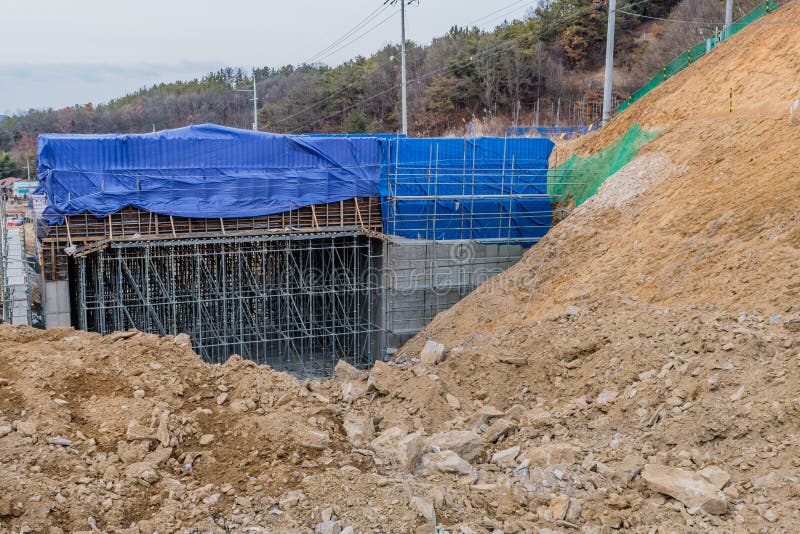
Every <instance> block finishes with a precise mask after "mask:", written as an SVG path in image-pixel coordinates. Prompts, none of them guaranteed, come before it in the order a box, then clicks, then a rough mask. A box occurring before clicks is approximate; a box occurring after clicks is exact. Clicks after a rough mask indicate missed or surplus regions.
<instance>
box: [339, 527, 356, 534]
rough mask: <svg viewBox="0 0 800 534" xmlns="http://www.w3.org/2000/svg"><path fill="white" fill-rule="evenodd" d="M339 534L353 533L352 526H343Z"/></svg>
mask: <svg viewBox="0 0 800 534" xmlns="http://www.w3.org/2000/svg"><path fill="white" fill-rule="evenodd" d="M339 534H355V530H353V527H344V528H343V529H342V531H341V532H340V533H339Z"/></svg>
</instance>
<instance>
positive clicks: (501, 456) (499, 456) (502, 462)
mask: <svg viewBox="0 0 800 534" xmlns="http://www.w3.org/2000/svg"><path fill="white" fill-rule="evenodd" d="M519 450H520V449H519V446H516V447H511V448H508V449H504V450H502V451H497V452H496V453H494V454H493V455H492V463H493V464H496V465H498V466H500V467H506V468H512V467H516V466H517V462H516V460H517V456H519Z"/></svg>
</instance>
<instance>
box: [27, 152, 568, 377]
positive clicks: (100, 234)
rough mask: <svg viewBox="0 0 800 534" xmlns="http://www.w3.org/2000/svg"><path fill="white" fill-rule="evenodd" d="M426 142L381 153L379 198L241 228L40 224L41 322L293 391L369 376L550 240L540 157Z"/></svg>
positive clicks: (124, 222)
mask: <svg viewBox="0 0 800 534" xmlns="http://www.w3.org/2000/svg"><path fill="white" fill-rule="evenodd" d="M446 142H447V141H443V142H442V143H446ZM449 142H451V143H452V140H450V141H449ZM438 143H439V141H436V140H434V143H433V145H432V146H431V148H430V150H426V151H425V154H424V155H423V156H422V157H420V158H418V159H422V160H425V161H409V160H408V159H406V160H403V161H401V160H400V159H399V157H398V154H399V151H397V152H395V153H394V157H393V161H394V164H392V162H391V161H389V162H387V181H386V188H387V191H381V194H382V198H379V197H359V198H353V199H350V200H345V201H339V202H334V203H330V204H320V205H311V206H303V207H301V208H297V209H293V210H289V211H286V212H283V213H277V214H271V215H264V216H258V217H242V218H197V217H195V218H191V217H177V216H168V215H159V214H155V213H151V212H147V211H143V210H141V209H137V208H132V207H129V208H126V209H124V210H122V211H119V212H116V213H114V214H111V215H108V216H105V217H102V218H99V217H94V216H93V215H91V214H88V213H86V214H75V215H67V216H65V217H64V224H63V225H53V226H48V225H41V226H40V227H39V233H38V238H39V245H40V246H39V251H40V254H41V255H40V261H41V263H42V278H43V284H42V287H43V293H44V294H45V296H46V297H47V298H46V301H43V302H45V306H46V307H48V308H49V310H48V313H46V314H45V317H46V319H45V321H46V323H47V322H48V320H49V319H47V318H48V317H51V318H53V321H66V323H67V325H69V324H72V325H75V326H78V327H79V328H81V329H84V330H90V331H94V332H99V333H101V334H109V333H111V332H114V331H124V330H128V329H130V328H135V329H138V330H141V331H143V332H151V333H156V334H160V335H178V334H181V333H185V334H187V335H188V336H189V337H190V339H191V340H192V345H193V348H194V350H195V351H196V352H197V353H198V354H200V355H201V356H203V358H205V359H206V360H207V361H209V362H212V363H222V362H224V361H225V360H227V358H228V357H230V356H231V355H232V354H239V355H241V356H242V357H244V358H247V359H250V360H252V361H254V362H256V363H259V364H268V365H270V366H272V367H274V368H275V369H278V370H281V371H287V372H291V373H294V374H297V375H300V376H303V377H322V376H330V375H331V373H332V371H333V368H334V366H335V365H336V363H337V361H338V360H339V359H344V360H345V361H348V362H349V363H351V364H353V365H356V366H358V367H368V366H370V365H371V364H372V363H374V361H375V360H376V359H379V358H382V357H385V356H386V355H387V354H390V353H391V352H392V351H393V350H394V349H396V348H398V347H399V346H401V345H402V343H404V342H405V341H406V340H408V339H409V338H410V337H412V336H413V335H415V334H417V333H418V332H419V331H420V330H421V329H423V328H424V327H425V326H426V325H427V324H428V323H429V322H430V321H431V320H433V318H434V317H435V316H436V314H438V313H440V312H442V311H445V310H446V309H448V308H450V307H451V306H453V305H454V304H456V303H457V302H458V301H459V300H461V299H462V298H464V297H465V296H467V295H468V294H469V293H471V292H472V291H473V290H474V289H475V288H476V287H477V286H479V285H481V284H482V283H484V282H486V281H487V280H490V279H491V278H492V277H494V276H496V275H497V274H499V273H502V272H503V271H505V270H506V269H508V268H509V267H511V266H512V265H514V264H515V263H516V262H517V261H518V260H519V259H520V258H521V257H522V255H523V253H524V251H525V249H526V247H528V246H530V245H531V244H534V243H535V242H537V241H538V240H539V239H540V237H541V236H543V235H544V234H545V233H546V231H547V230H548V229H549V227H550V226H551V222H552V214H553V211H552V207H551V202H552V201H553V200H554V199H553V198H552V197H550V196H548V194H547V182H546V181H547V168H546V167H547V160H546V157H545V158H544V161H541V160H537V159H536V157H534V156H535V154H533V153H532V152H531V153H524V151H522V150H520V152H519V157H517V154H515V153H514V152H513V150H512V149H511V148H509V149H508V151H507V147H506V145H507V144H508V145H509V146H510V145H512V144H513V143H509V142H508V141H503V140H500V146H501V147H502V148H501V150H498V151H497V154H496V159H491V160H490V159H488V158H483V159H480V160H478V158H477V157H476V152H475V148H474V145H473V144H471V141H469V140H463V146H464V148H463V154H462V152H461V150H462V149H461V147H460V146H459V147H456V151H453V150H452V147H450V150H451V152H453V154H451V155H450V156H448V157H449V158H450V159H448V157H444V156H441V155H440V152H439V145H438ZM398 146H399V145H398ZM455 152H457V153H455ZM548 154H549V152H548ZM390 157H391V156H390ZM48 291H49V293H47V292H48ZM64 295H66V297H64ZM65 300H66V301H67V304H64V301H65ZM65 317H66V319H64V318H65ZM54 324H55V323H54ZM59 325H61V324H59ZM47 326H48V327H49V326H52V325H51V324H47Z"/></svg>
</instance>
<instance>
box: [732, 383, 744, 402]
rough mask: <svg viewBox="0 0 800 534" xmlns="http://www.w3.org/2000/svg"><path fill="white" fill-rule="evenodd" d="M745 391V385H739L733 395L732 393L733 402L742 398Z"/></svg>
mask: <svg viewBox="0 0 800 534" xmlns="http://www.w3.org/2000/svg"><path fill="white" fill-rule="evenodd" d="M744 392H745V389H744V386H741V387H739V389H737V390H736V391H734V392H733V395H731V402H736V401H738V400H740V399H741V398H742V397H743V396H744Z"/></svg>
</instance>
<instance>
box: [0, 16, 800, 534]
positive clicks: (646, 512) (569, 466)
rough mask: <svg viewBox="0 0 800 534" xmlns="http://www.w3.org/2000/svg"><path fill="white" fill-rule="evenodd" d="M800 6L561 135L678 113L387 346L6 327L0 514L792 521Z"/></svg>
mask: <svg viewBox="0 0 800 534" xmlns="http://www.w3.org/2000/svg"><path fill="white" fill-rule="evenodd" d="M798 15H800V6H798V5H797V4H796V3H789V4H787V5H785V6H784V7H782V8H781V9H779V10H778V11H776V12H775V13H774V14H772V15H770V16H768V17H766V18H765V19H764V20H763V22H760V23H757V24H756V25H754V26H753V27H751V28H749V29H746V30H744V31H742V32H741V33H740V34H738V35H737V36H735V37H734V38H733V39H731V40H730V41H728V42H726V43H724V44H723V46H720V47H719V48H718V49H717V50H715V51H714V52H713V53H712V54H710V55H708V56H706V57H704V58H703V59H701V60H700V61H698V62H697V63H696V64H695V65H693V66H692V67H691V68H690V69H688V70H687V71H685V72H683V73H681V74H680V75H678V76H676V77H675V78H673V79H672V80H670V81H668V82H666V83H665V84H663V85H662V86H661V87H659V88H658V89H656V90H655V91H654V92H653V93H651V94H650V95H648V96H647V97H646V98H645V99H643V100H642V101H640V102H639V103H637V104H636V105H635V106H633V107H632V108H631V109H630V110H628V111H626V112H625V113H624V114H622V115H621V116H620V117H618V118H617V119H615V120H614V121H613V122H612V123H611V124H610V125H609V127H608V128H606V129H603V130H601V131H600V132H598V133H596V134H592V135H590V136H587V137H586V138H584V139H581V140H578V141H577V142H573V143H571V144H568V145H565V146H564V148H563V149H560V153H561V155H562V157H563V153H564V152H565V151H566V152H577V153H580V154H589V153H592V152H593V151H596V150H598V149H599V148H602V147H604V146H607V145H608V144H609V143H610V142H612V141H613V140H614V139H616V137H618V136H619V135H620V134H621V133H622V132H624V131H626V130H627V129H628V128H629V127H630V126H631V125H632V124H633V123H634V122H639V123H640V124H641V125H642V126H643V127H644V128H646V129H652V128H658V129H661V130H662V134H661V135H660V136H659V137H658V138H657V139H656V140H654V141H652V142H651V143H649V144H648V145H646V146H645V147H644V149H643V150H642V151H641V152H640V153H639V155H638V156H637V157H636V158H635V159H634V160H633V161H632V162H631V163H630V164H629V165H627V166H626V167H624V168H623V169H622V170H621V171H619V172H618V173H617V174H616V175H614V176H612V177H611V178H610V179H609V180H608V181H607V182H606V183H605V184H604V185H603V187H602V188H601V190H600V191H599V193H598V194H597V195H596V196H595V197H594V198H592V199H591V200H590V201H588V202H586V203H585V204H584V205H582V206H581V207H580V208H578V209H577V210H576V211H575V212H574V213H573V214H572V215H571V216H570V217H568V218H567V219H565V220H564V221H563V222H561V223H560V224H559V225H558V226H556V227H555V228H554V229H553V230H552V231H551V232H550V234H549V235H548V236H547V237H546V238H545V239H544V240H543V241H542V242H541V243H540V244H539V245H538V246H536V247H534V248H533V249H532V250H531V251H530V252H529V253H528V254H527V255H526V256H525V258H524V259H523V260H522V261H521V262H520V263H519V264H518V265H517V266H515V267H514V268H513V269H511V270H510V271H508V272H507V273H504V274H503V275H500V276H498V277H496V278H494V279H493V280H491V281H490V282H489V283H487V284H485V285H484V286H482V287H481V288H479V289H478V290H477V291H476V292H475V293H474V294H473V295H471V296H470V297H468V298H467V299H466V300H464V301H462V302H461V303H460V304H459V305H457V306H455V307H454V308H452V309H451V310H449V311H448V312H445V313H443V314H441V315H440V316H439V317H437V319H436V320H435V321H434V322H433V323H432V324H431V325H430V327H429V328H428V329H426V330H425V331H424V332H423V333H421V334H420V335H419V336H418V337H417V338H415V339H414V340H413V341H412V342H411V343H409V344H408V345H407V346H406V347H405V348H404V349H403V350H402V351H401V352H400V353H399V354H398V355H397V356H396V358H395V360H394V361H393V362H390V363H383V362H381V363H378V364H376V365H375V367H374V368H373V369H371V370H370V371H369V372H362V371H357V370H355V369H353V368H351V367H349V366H347V365H340V366H338V367H337V375H336V379H335V380H328V381H323V382H314V381H309V382H301V381H298V380H296V379H294V378H292V377H289V376H287V375H284V374H280V373H276V372H274V371H272V370H271V369H269V368H266V367H258V366H256V365H254V364H252V363H249V362H246V361H243V360H241V359H240V358H238V357H234V358H232V359H231V360H230V361H229V362H228V363H227V364H225V365H222V366H218V365H208V364H205V363H203V362H202V361H201V359H200V358H199V357H198V356H197V355H195V354H194V353H193V352H192V350H191V347H190V344H189V342H188V338H186V337H185V336H178V337H176V338H159V337H157V336H153V335H148V334H141V333H136V332H126V333H117V334H113V335H111V336H107V337H105V338H104V337H101V336H99V335H94V334H87V333H82V332H75V331H73V330H70V329H55V330H50V331H45V332H43V331H36V330H32V329H27V328H16V327H11V326H2V327H0V488H2V492H0V531H2V532H51V533H58V532H96V531H106V532H125V533H143V532H148V533H150V532H230V531H235V532H316V533H323V534H324V533H337V532H345V533H347V532H433V531H434V529H435V528H437V529H438V532H451V533H478V532H505V533H513V532H544V533H546V532H585V533H600V532H611V531H624V532H642V533H645V532H646V533H656V532H754V531H759V532H796V531H797V530H798V525H800V511H798V509H797V506H796V502H797V499H798V497H799V496H800V462H799V461H798V453H800V448H799V447H800V442H798V439H800V424H798V417H799V416H800V395H798V393H797V392H798V383H800V304H799V303H800V301H798V296H800V280H798V273H800V221H798V215H800V175H799V174H798V173H797V171H796V169H797V168H798V166H800V150H798V149H800V143H799V142H798V137H799V136H798V134H800V115H798V114H797V113H798V112H794V114H792V113H791V112H790V105H791V103H792V102H793V100H794V99H796V98H800V94H798V92H800V89H798V88H800V84H798V81H800V79H799V78H800V71H799V70H798V69H797V65H796V61H795V58H796V57H798V55H800V39H798V38H797V36H796V34H795V31H794V30H795V28H796V27H797V25H796V23H797V21H798V20H800V16H798ZM729 87H733V88H734V93H735V97H734V98H735V103H734V111H733V113H730V112H728V110H727V107H726V105H727V98H728V96H727V95H728V88H729ZM429 341H430V342H429ZM428 342H429V343H428ZM426 343H427V346H426V348H424V349H423V345H425V344H426ZM439 343H441V345H439Z"/></svg>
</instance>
